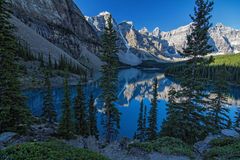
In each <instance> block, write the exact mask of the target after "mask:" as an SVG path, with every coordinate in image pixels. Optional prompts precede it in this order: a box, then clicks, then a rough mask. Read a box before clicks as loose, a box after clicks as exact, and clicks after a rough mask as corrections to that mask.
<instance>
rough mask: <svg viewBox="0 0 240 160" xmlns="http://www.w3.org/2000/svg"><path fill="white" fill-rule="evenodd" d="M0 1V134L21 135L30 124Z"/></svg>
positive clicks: (13, 42) (6, 16) (12, 41)
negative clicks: (18, 133) (16, 133)
mask: <svg viewBox="0 0 240 160" xmlns="http://www.w3.org/2000/svg"><path fill="white" fill-rule="evenodd" d="M6 5H8V4H6V3H5V1H4V0H0V133H1V132H4V131H17V132H20V133H23V132H25V131H26V129H27V128H28V125H29V123H30V117H31V115H30V112H29V111H28V109H27V107H26V104H25V98H24V97H23V96H22V95H21V91H20V83H19V80H18V66H17V65H16V63H15V58H16V56H17V52H16V48H17V43H16V40H15V37H14V36H13V35H12V32H13V27H12V25H11V24H10V23H9V21H8V20H9V18H10V15H9V13H10V12H9V11H8V9H7V8H5V6H6Z"/></svg>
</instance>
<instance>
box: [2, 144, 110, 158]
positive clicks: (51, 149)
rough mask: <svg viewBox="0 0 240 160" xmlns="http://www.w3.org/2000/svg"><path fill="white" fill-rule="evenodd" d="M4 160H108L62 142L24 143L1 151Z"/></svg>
mask: <svg viewBox="0 0 240 160" xmlns="http://www.w3.org/2000/svg"><path fill="white" fill-rule="evenodd" d="M0 159H2V160H3V159H4V160H107V158H105V157H104V156H102V155H100V154H98V153H94V152H91V151H88V150H86V149H79V148H74V147H72V146H69V145H66V144H64V143H62V142H58V141H52V142H40V143H39V142H38V143H36V142H32V143H24V144H20V145H17V146H13V147H10V148H7V149H6V150H3V151H0Z"/></svg>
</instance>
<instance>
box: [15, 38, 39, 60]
mask: <svg viewBox="0 0 240 160" xmlns="http://www.w3.org/2000/svg"><path fill="white" fill-rule="evenodd" d="M16 50H17V56H19V57H21V58H23V59H24V60H25V61H33V60H37V58H35V57H34V56H33V54H32V53H31V50H30V48H29V45H28V44H27V43H26V42H25V41H23V40H21V41H18V43H17V48H16Z"/></svg>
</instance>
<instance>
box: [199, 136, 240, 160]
mask: <svg viewBox="0 0 240 160" xmlns="http://www.w3.org/2000/svg"><path fill="white" fill-rule="evenodd" d="M210 144H211V146H212V147H211V148H210V149H209V150H208V151H207V152H206V154H205V157H204V158H205V159H220V160H225V159H231V160H238V159H239V158H240V140H239V139H234V138H224V139H216V140H213V141H212V142H210Z"/></svg>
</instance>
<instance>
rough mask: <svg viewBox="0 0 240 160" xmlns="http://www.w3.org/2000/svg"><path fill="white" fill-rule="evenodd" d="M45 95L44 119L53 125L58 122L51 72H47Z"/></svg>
mask: <svg viewBox="0 0 240 160" xmlns="http://www.w3.org/2000/svg"><path fill="white" fill-rule="evenodd" d="M44 87H45V90H46V91H45V93H44V100H43V118H44V119H45V120H46V121H47V122H49V123H53V122H55V121H56V112H55V109H54V105H53V97H52V89H51V88H52V87H51V81H50V79H49V71H48V70H47V71H46V72H45V82H44Z"/></svg>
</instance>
